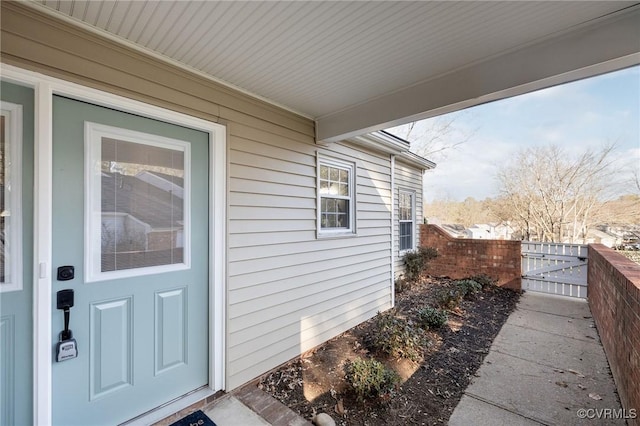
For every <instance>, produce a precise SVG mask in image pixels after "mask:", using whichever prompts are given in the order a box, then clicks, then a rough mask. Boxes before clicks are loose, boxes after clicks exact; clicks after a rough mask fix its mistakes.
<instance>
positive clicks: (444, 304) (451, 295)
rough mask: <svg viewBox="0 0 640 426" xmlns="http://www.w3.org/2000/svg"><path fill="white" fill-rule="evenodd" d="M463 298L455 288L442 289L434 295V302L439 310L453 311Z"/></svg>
mask: <svg viewBox="0 0 640 426" xmlns="http://www.w3.org/2000/svg"><path fill="white" fill-rule="evenodd" d="M463 296H464V295H463V294H462V293H461V292H460V289H459V288H458V287H456V286H454V287H447V288H442V289H440V290H439V291H438V292H437V293H436V302H437V303H438V306H440V307H441V308H444V309H455V308H456V307H457V306H458V305H459V304H460V301H461V300H462V297H463Z"/></svg>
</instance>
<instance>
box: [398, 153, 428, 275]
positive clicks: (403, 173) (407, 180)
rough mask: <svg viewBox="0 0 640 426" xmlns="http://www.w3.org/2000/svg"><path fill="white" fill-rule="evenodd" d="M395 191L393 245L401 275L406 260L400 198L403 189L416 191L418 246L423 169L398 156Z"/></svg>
mask: <svg viewBox="0 0 640 426" xmlns="http://www.w3.org/2000/svg"><path fill="white" fill-rule="evenodd" d="M394 180H395V182H394V183H395V193H394V199H393V202H394V212H395V214H394V221H393V247H394V274H395V276H396V277H397V276H399V275H400V274H402V273H403V272H404V262H403V261H402V257H401V256H400V249H399V247H400V241H399V237H398V235H399V232H400V222H399V221H398V200H399V194H400V191H401V190H404V191H409V192H411V191H414V192H415V232H414V245H415V247H418V244H419V243H420V232H419V226H420V224H421V223H422V170H421V169H419V168H416V167H415V166H411V165H409V164H405V163H404V162H402V161H400V160H399V159H398V157H396V164H395V173H394Z"/></svg>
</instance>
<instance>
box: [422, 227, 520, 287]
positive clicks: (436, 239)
mask: <svg viewBox="0 0 640 426" xmlns="http://www.w3.org/2000/svg"><path fill="white" fill-rule="evenodd" d="M420 244H421V245H422V246H423V247H434V248H436V249H437V250H438V257H437V258H435V259H433V260H431V261H430V262H429V269H428V272H429V273H430V274H431V275H438V276H448V277H451V278H454V279H459V278H466V277H469V276H473V275H479V274H485V275H488V276H490V277H491V278H494V279H496V280H498V285H499V286H504V287H508V288H512V289H516V290H519V289H520V288H521V284H522V272H521V268H522V257H521V250H522V245H521V243H520V241H514V240H473V239H466V238H454V237H452V236H451V235H449V234H448V233H447V232H446V231H444V230H443V229H442V228H440V227H439V226H436V225H421V227H420Z"/></svg>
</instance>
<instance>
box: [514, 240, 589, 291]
mask: <svg viewBox="0 0 640 426" xmlns="http://www.w3.org/2000/svg"><path fill="white" fill-rule="evenodd" d="M587 250H588V248H587V246H586V245H580V244H559V243H538V242H531V241H523V242H522V289H523V290H531V291H539V292H543V293H552V294H560V295H563V296H572V297H580V298H586V297H587V259H588V256H587Z"/></svg>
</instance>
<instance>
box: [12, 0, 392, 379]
mask: <svg viewBox="0 0 640 426" xmlns="http://www.w3.org/2000/svg"><path fill="white" fill-rule="evenodd" d="M1 8H2V16H1V19H2V22H1V28H0V29H1V31H2V34H1V35H2V38H1V43H2V58H1V60H2V62H4V63H7V64H11V65H15V66H18V67H22V68H25V69H30V70H33V71H37V72H40V73H43V74H48V75H51V76H54V77H57V78H61V79H64V80H68V81H71V82H74V83H78V84H82V85H85V86H89V87H93V88H97V89H100V90H104V91H107V92H111V93H115V94H118V95H122V96H126V97H129V98H132V99H136V100H139V101H143V102H147V103H150V104H154V105H158V106H161V107H164V108H168V109H171V110H175V111H179V112H182V113H186V114H190V115H193V116H196V117H199V118H203V119H206V120H210V121H214V122H220V123H223V124H225V125H226V126H227V133H228V138H227V143H228V155H227V161H228V164H227V191H228V192H227V203H228V209H227V218H228V219H227V246H228V248H227V282H226V283H225V285H226V297H227V306H226V316H227V324H226V329H227V336H226V351H227V352H226V376H227V377H226V388H227V390H231V389H234V388H236V387H238V386H240V385H242V384H243V383H245V382H247V381H249V380H251V379H253V378H255V377H257V376H259V375H260V374H263V373H264V372H266V371H268V370H269V369H271V368H274V367H276V366H277V365H279V364H281V363H283V362H285V361H287V360H289V359H291V358H293V357H295V356H296V355H298V354H300V353H302V352H303V351H305V350H308V349H310V348H312V347H314V346H316V345H318V344H320V343H322V342H323V341H325V340H327V339H329V338H331V337H333V336H335V335H337V334H339V333H340V332H342V331H344V330H347V329H348V328H350V327H352V326H354V325H356V324H358V323H360V322H362V321H364V320H366V319H368V318H370V317H372V316H374V315H375V314H376V312H378V311H380V310H384V309H386V308H388V307H390V303H391V285H390V284H391V262H390V259H391V187H390V181H391V176H390V174H391V165H390V158H389V155H388V154H381V153H375V152H365V150H363V149H362V148H357V147H356V146H355V145H351V144H349V143H346V142H345V143H339V144H333V145H331V146H330V147H326V148H323V147H319V146H318V145H316V144H315V141H314V131H315V129H314V123H313V121H312V120H309V119H306V118H304V117H300V116H297V115H295V114H293V113H291V112H288V111H285V110H282V109H280V108H278V107H275V106H273V105H270V104H268V103H266V102H263V101H260V100H257V99H254V98H251V97H249V96H247V95H245V94H242V93H237V92H235V91H233V90H232V89H229V88H227V87H224V86H222V85H219V84H217V83H215V82H212V81H210V80H207V79H204V78H203V77H200V76H198V75H195V74H192V73H189V72H188V71H186V70H184V69H181V68H179V67H176V66H174V65H172V64H169V63H165V62H162V61H160V60H158V59H157V58H154V57H152V56H149V55H145V54H142V53H140V52H138V51H137V50H135V49H132V48H130V47H128V46H124V45H119V44H116V43H115V42H113V41H110V40H107V39H105V38H102V37H101V36H99V35H96V34H94V33H92V32H89V31H87V30H84V29H81V28H77V27H74V26H72V25H70V24H69V23H66V22H63V21H61V20H57V19H55V18H52V17H50V16H47V15H44V14H42V13H41V12H39V11H36V10H32V9H30V8H28V7H26V6H24V5H22V4H20V3H17V2H1ZM318 150H321V151H322V152H323V153H324V154H325V155H328V156H331V155H336V156H339V157H340V159H346V160H348V161H352V162H354V163H355V164H356V166H357V168H356V183H357V186H356V189H355V191H356V194H355V197H356V198H355V200H356V203H357V204H356V221H357V222H356V229H357V235H354V236H350V237H341V238H317V236H316V223H317V219H316V200H317V198H316V197H317V194H316V164H317V152H318ZM203 320H204V319H203Z"/></svg>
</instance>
